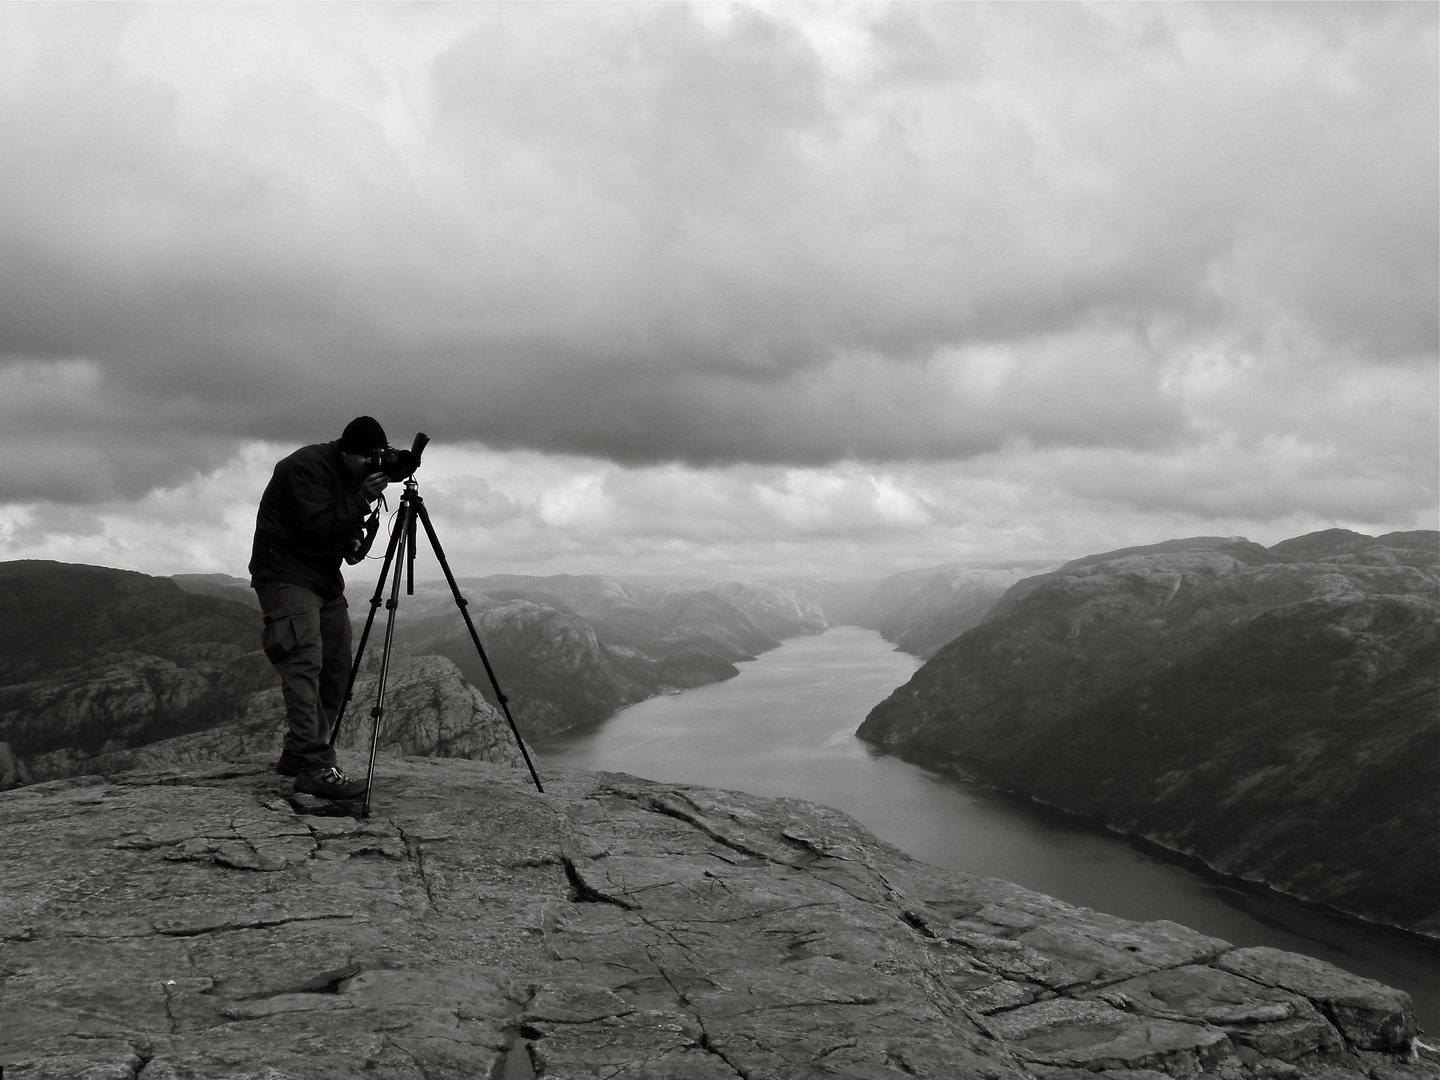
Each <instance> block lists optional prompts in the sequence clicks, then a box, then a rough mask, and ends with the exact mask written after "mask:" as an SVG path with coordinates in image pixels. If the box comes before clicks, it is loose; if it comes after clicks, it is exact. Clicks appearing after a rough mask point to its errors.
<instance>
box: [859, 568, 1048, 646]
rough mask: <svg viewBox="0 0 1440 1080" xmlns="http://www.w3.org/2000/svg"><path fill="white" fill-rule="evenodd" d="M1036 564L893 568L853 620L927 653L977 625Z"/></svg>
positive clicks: (1033, 570)
mask: <svg viewBox="0 0 1440 1080" xmlns="http://www.w3.org/2000/svg"><path fill="white" fill-rule="evenodd" d="M1038 572H1040V571H1039V569H1038V568H1029V567H1005V568H1002V569H986V568H976V567H970V566H963V565H958V564H956V565H949V566H935V567H930V568H928V569H925V570H912V571H908V572H906V573H903V574H892V575H891V576H890V577H887V578H882V579H881V580H880V581H878V582H876V583H875V586H874V588H873V589H872V590H871V592H870V595H869V597H868V598H867V600H866V603H865V606H864V607H863V608H862V609H861V611H860V613H859V615H858V618H857V621H858V623H859V625H861V626H865V627H869V628H870V629H873V630H878V631H879V632H880V636H881V637H883V638H884V639H885V640H886V641H892V642H894V643H895V646H896V647H897V648H899V649H903V650H904V651H905V652H908V653H910V654H911V655H912V656H918V657H920V658H921V659H928V658H929V657H931V656H934V655H935V653H936V652H937V651H938V650H939V649H940V648H941V647H942V646H943V645H945V644H946V643H947V642H950V641H953V640H954V639H955V638H957V637H959V636H960V635H961V634H963V633H964V632H965V631H966V630H969V629H971V628H972V627H975V626H979V625H980V622H981V620H982V619H984V618H985V616H986V615H987V614H988V613H989V611H990V609H991V608H992V607H993V606H994V605H995V603H996V602H997V601H998V600H999V599H1000V598H1001V597H1002V596H1003V595H1005V593H1006V591H1007V590H1008V589H1010V588H1011V587H1012V586H1014V585H1015V584H1016V583H1017V582H1019V581H1021V580H1023V579H1025V578H1028V577H1030V576H1031V575H1033V574H1036V573H1038Z"/></svg>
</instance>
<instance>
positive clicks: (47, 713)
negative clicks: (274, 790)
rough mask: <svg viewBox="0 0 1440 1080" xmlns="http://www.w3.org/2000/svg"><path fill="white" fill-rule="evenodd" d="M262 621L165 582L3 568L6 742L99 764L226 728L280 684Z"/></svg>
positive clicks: (63, 567)
mask: <svg viewBox="0 0 1440 1080" xmlns="http://www.w3.org/2000/svg"><path fill="white" fill-rule="evenodd" d="M256 621H257V619H256V614H255V612H254V611H253V610H250V609H248V608H246V607H244V606H242V605H241V604H238V603H234V602H232V601H230V600H223V599H218V598H213V597H206V596H197V595H194V594H191V593H187V592H184V591H182V590H181V589H180V588H179V587H178V586H177V585H176V584H175V583H174V582H172V581H169V580H167V579H165V578H153V577H149V576H147V575H145V574H137V573H132V572H130V571H126V570H112V569H108V568H106V567H100V566H80V565H73V564H67V563H56V562H40V561H30V560H26V561H20V562H8V563H0V741H6V742H9V743H10V744H11V746H12V747H13V749H14V751H15V753H17V754H18V755H20V756H21V757H30V756H33V755H36V754H42V753H46V752H49V751H52V750H56V749H59V748H62V747H73V748H75V749H76V750H77V751H80V752H82V753H99V752H103V751H105V750H108V749H115V748H119V747H123V746H135V745H139V744H141V743H144V742H152V741H154V740H156V739H161V738H166V737H169V736H171V735H178V734H183V733H185V732H189V731H195V730H199V729H201V728H205V727H210V726H213V725H214V724H216V723H218V722H221V721H222V720H225V719H230V718H231V717H232V716H233V714H234V710H235V709H236V708H237V707H238V702H239V701H240V700H241V699H242V698H243V697H244V696H246V695H248V694H250V693H253V692H256V691H259V690H262V689H265V688H266V687H268V686H269V685H271V684H272V683H273V682H274V678H275V676H274V672H273V669H271V668H270V664H269V663H268V662H267V661H266V660H265V657H264V655H263V654H262V653H259V652H258V651H256V646H257V645H258V641H259V634H258V630H257V627H256Z"/></svg>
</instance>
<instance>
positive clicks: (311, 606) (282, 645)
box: [250, 416, 387, 799]
mask: <svg viewBox="0 0 1440 1080" xmlns="http://www.w3.org/2000/svg"><path fill="white" fill-rule="evenodd" d="M385 445H386V440H385V430H384V429H383V428H382V427H381V426H380V425H379V423H377V422H376V421H375V420H374V419H373V418H371V417H369V416H358V417H356V418H355V419H354V420H352V421H351V422H350V423H349V424H348V425H346V427H345V432H344V434H343V435H341V436H340V438H339V440H338V441H336V442H328V443H320V444H318V445H315V446H306V447H302V448H301V449H299V450H296V451H295V452H294V453H293V454H291V455H290V456H289V457H287V458H285V459H284V460H283V461H281V462H280V463H279V464H278V465H276V466H275V472H274V475H273V476H271V478H270V483H269V484H268V485H266V488H265V494H264V495H262V496H261V497H260V510H259V512H258V513H257V514H256V515H255V544H254V547H253V548H252V550H251V553H250V587H251V588H252V589H254V590H255V592H256V595H257V596H258V597H259V599H260V608H261V610H262V611H263V612H264V613H265V628H264V630H263V631H262V632H261V636H260V641H261V644H262V645H263V646H264V648H265V655H266V656H267V657H269V658H270V662H271V663H272V664H274V665H275V670H276V671H278V672H279V673H280V685H281V688H282V690H283V692H284V695H285V716H286V720H287V721H288V724H289V730H288V731H287V732H286V734H285V744H284V749H283V750H282V751H281V754H280V761H279V763H278V764H277V765H276V768H277V769H278V770H279V771H280V772H281V773H283V774H284V775H286V776H294V777H295V790H296V791H298V792H305V793H306V794H309V795H316V796H319V797H320V798H322V799H354V798H358V797H359V796H361V795H363V794H364V793H365V781H364V780H353V779H351V778H350V777H348V776H346V775H345V774H344V773H343V772H341V771H340V769H339V768H338V767H337V766H336V764H335V751H334V749H333V748H332V747H331V746H330V725H331V724H332V723H333V722H334V720H335V715H336V713H337V712H338V710H339V708H340V702H341V699H342V698H343V697H344V694H345V684H346V683H347V682H348V681H349V677H350V662H351V655H350V612H349V608H348V606H347V605H346V603H345V579H344V578H343V577H341V575H340V561H341V559H342V558H343V557H344V556H345V554H346V552H347V551H353V550H357V549H356V547H355V545H356V544H358V542H359V537H360V536H362V535H363V527H364V522H365V518H366V516H367V515H368V514H369V512H370V504H371V503H372V502H374V501H375V500H376V499H378V498H379V497H380V494H381V492H383V491H384V490H385V486H386V482H387V477H386V476H385V474H384V473H383V472H371V471H370V461H371V460H372V455H373V454H374V452H375V451H376V450H377V449H380V448H382V447H384V446H385Z"/></svg>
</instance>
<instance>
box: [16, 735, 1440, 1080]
mask: <svg viewBox="0 0 1440 1080" xmlns="http://www.w3.org/2000/svg"><path fill="white" fill-rule="evenodd" d="M267 766H268V762H265V761H257V762H253V763H252V762H244V761H239V762H227V763H213V764H212V765H210V766H209V767H204V768H194V767H192V768H184V769H170V770H164V771H159V772H152V773H134V772H131V773H124V774H120V775H117V776H115V777H113V778H112V779H110V780H108V781H107V780H104V779H101V778H98V777H96V778H81V779H76V780H66V781H57V782H55V783H51V784H43V785H38V786H35V787H31V788H24V789H20V790H19V791H14V792H9V793H6V794H3V795H0V832H3V835H4V836H5V838H6V844H5V860H6V861H5V875H4V878H3V889H0V971H3V972H4V975H5V977H4V979H0V1016H3V1017H4V1018H5V1023H3V1024H0V1069H3V1074H4V1076H5V1078H6V1080H42V1078H43V1080H60V1078H80V1077H88V1078H92V1080H100V1078H102V1077H104V1078H109V1080H126V1078H128V1080H135V1078H136V1077H140V1078H143V1080H181V1078H200V1077H204V1078H206V1080H260V1078H272V1080H281V1078H295V1080H299V1078H302V1077H303V1078H305V1080H351V1078H354V1077H359V1076H367V1077H369V1076H373V1077H376V1078H379V1080H461V1078H466V1080H469V1078H478V1077H496V1078H508V1080H513V1078H515V1077H525V1076H535V1077H537V1078H538V1080H590V1078H595V1080H599V1078H605V1080H735V1078H736V1077H745V1078H746V1080H841V1078H846V1080H881V1078H884V1077H897V1078H898V1077H911V1078H917V1077H918V1078H924V1080H957V1078H966V1080H968V1078H974V1080H982V1078H983V1080H1086V1078H1088V1080H1104V1078H1105V1077H1110V1078H1112V1080H1164V1078H1165V1077H1167V1076H1172V1077H1176V1078H1191V1077H1197V1076H1210V1077H1220V1078H1224V1080H1282V1078H1283V1080H1309V1078H1314V1080H1426V1078H1428V1080H1433V1078H1434V1077H1435V1076H1437V1075H1440V1071H1437V1069H1436V1068H1435V1066H1434V1064H1433V1059H1432V1058H1431V1057H1430V1055H1431V1054H1432V1051H1431V1050H1429V1049H1428V1048H1427V1047H1425V1046H1424V1045H1422V1044H1421V1043H1420V1042H1419V1040H1416V1039H1415V1038H1414V1036H1415V1025H1414V1018H1413V1015H1412V1014H1411V1012H1410V1009H1409V1003H1408V999H1407V998H1406V997H1405V995H1404V994H1401V993H1399V992H1398V991H1395V990H1392V989H1390V988H1388V987H1384V986H1381V985H1379V984H1377V983H1373V982H1369V981H1367V980H1364V979H1359V978H1356V977H1355V976H1352V975H1348V974H1346V973H1345V972H1342V971H1340V970H1338V969H1336V968H1333V967H1330V966H1329V965H1326V964H1323V963H1320V962H1317V961H1314V960H1310V959H1308V958H1306V957H1302V956H1298V955H1295V954H1291V953H1284V952H1278V951H1276V950H1274V949H1265V948H1249V949H1235V948H1233V947H1231V946H1230V945H1229V944H1227V943H1226V942H1224V941H1221V940H1218V939H1215V938H1211V937H1206V936H1204V935H1201V934H1198V933H1195V932H1194V931H1192V930H1187V929H1186V928H1184V927H1182V926H1178V925H1175V924H1173V923H1167V922H1155V923H1134V922H1128V921H1125V920H1122V919H1117V918H1113V917H1110V916H1107V915H1103V914H1099V913H1096V912H1093V911H1088V910H1084V909H1077V908H1073V907H1070V906H1068V905H1066V904H1063V903H1060V902H1059V901H1056V900H1053V899H1050V898H1049V897H1045V896H1040V895H1037V894H1035V893H1031V892H1027V891H1026V890H1023V889H1020V888H1018V887H1016V886H1014V885H1010V884H1007V883H1006V882H1002V881H995V880H989V879H981V878H975V877H971V876H969V875H965V874H959V873H954V872H950V871H942V870H938V869H936V868H934V867H929V866H926V865H924V864H921V863H917V862H915V861H914V860H911V859H908V858H906V857H905V856H904V855H902V854H900V853H899V852H897V851H895V850H894V849H893V848H890V847H888V846H887V845H885V844H883V843H881V842H879V841H878V840H876V839H875V838H874V837H873V836H871V835H869V834H868V833H866V832H865V831H864V830H863V829H862V828H860V827H859V826H858V825H856V823H855V822H853V821H852V820H850V819H849V818H846V817H845V816H843V815H841V814H838V813H836V812H834V811H832V810H828V809H826V808H824V807H820V806H816V805H813V804H808V803H802V802H795V801H789V800H783V801H771V800H765V799H758V798H753V797H750V796H745V795H740V794H736V793H730V792H719V791H712V790H707V789H703V788H693V787H684V786H678V785H666V784H654V783H649V782H646V781H641V780H636V779H633V778H630V777H625V776H621V775H617V774H588V773H580V772H573V771H568V770H567V771H561V772H558V773H556V774H552V775H550V776H547V778H546V779H547V784H546V794H544V795H540V794H538V793H536V792H535V790H534V789H533V788H532V787H531V786H530V785H529V781H528V778H527V777H526V776H525V775H524V773H523V771H521V770H515V769H509V768H501V767H496V766H493V765H488V764H484V763H480V762H465V761H440V760H428V761H427V760H418V759H408V760H403V761H402V760H397V759H392V758H383V757H382V759H381V763H380V766H381V767H380V769H379V772H378V783H377V790H376V796H375V801H374V803H373V807H374V814H373V816H372V817H371V818H370V819H368V820H356V819H354V818H351V817H346V816H336V815H335V814H334V812H333V811H334V810H335V809H336V808H334V807H325V806H322V805H320V804H319V803H318V801H316V800H310V799H307V798H305V797H303V796H301V797H294V796H289V794H288V792H289V785H288V783H286V782H284V781H283V780H280V779H279V778H277V777H275V775H274V774H273V773H271V772H269V771H268V767H267ZM326 810H329V811H331V813H329V814H325V815H323V816H322V811H326ZM1416 1051H1419V1053H1418V1055H1417V1053H1416Z"/></svg>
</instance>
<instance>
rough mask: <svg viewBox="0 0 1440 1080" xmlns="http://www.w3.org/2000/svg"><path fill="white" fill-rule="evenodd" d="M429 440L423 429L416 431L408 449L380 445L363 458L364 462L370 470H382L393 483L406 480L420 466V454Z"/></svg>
mask: <svg viewBox="0 0 1440 1080" xmlns="http://www.w3.org/2000/svg"><path fill="white" fill-rule="evenodd" d="M429 441H430V436H429V435H426V434H425V433H424V432H423V431H421V432H418V433H417V434H416V436H415V442H414V443H413V444H412V445H411V447H410V449H409V450H396V449H395V448H394V447H393V446H382V447H380V448H379V449H378V450H376V451H375V452H374V453H373V454H371V455H370V456H369V457H368V458H366V459H365V464H366V465H367V466H368V467H369V469H370V471H371V472H383V473H384V474H385V475H386V477H388V478H389V479H390V480H391V481H392V482H394V483H399V482H400V481H401V480H408V479H410V477H412V476H414V475H415V470H416V469H418V468H419V467H420V455H421V453H422V452H423V451H424V450H425V444H426V443H428V442H429Z"/></svg>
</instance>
